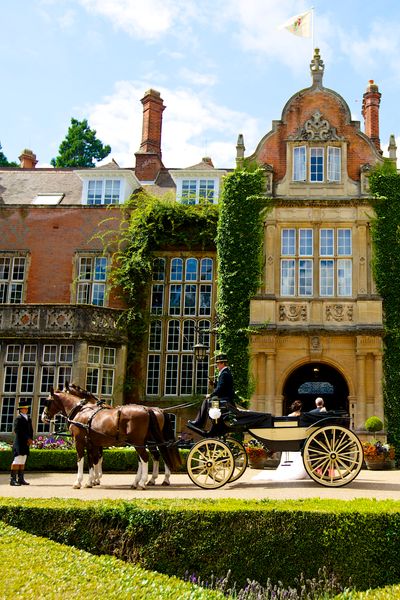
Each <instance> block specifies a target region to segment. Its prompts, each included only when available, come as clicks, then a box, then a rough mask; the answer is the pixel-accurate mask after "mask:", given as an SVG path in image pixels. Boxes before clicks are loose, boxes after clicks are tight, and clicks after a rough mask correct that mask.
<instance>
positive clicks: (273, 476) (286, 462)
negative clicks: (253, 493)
mask: <svg viewBox="0 0 400 600" xmlns="http://www.w3.org/2000/svg"><path fill="white" fill-rule="evenodd" d="M308 478H309V475H308V473H307V471H306V470H305V468H304V464H303V457H302V456H301V452H282V455H281V461H280V463H279V465H278V466H277V468H276V469H273V470H272V469H271V470H269V469H265V470H264V471H261V472H260V473H257V475H254V477H252V481H298V480H300V479H308Z"/></svg>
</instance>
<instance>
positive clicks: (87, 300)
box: [76, 256, 107, 306]
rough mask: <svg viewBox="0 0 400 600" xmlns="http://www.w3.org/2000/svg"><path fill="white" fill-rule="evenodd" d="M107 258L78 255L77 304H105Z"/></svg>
mask: <svg viewBox="0 0 400 600" xmlns="http://www.w3.org/2000/svg"><path fill="white" fill-rule="evenodd" d="M106 281H107V258H106V257H105V256H80V257H79V259H78V284H77V296H76V302H77V304H94V305H95V306H104V305H105V296H106Z"/></svg>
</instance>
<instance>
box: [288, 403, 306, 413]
mask: <svg viewBox="0 0 400 600" xmlns="http://www.w3.org/2000/svg"><path fill="white" fill-rule="evenodd" d="M302 408H303V403H302V402H301V401H300V400H295V401H294V402H293V404H291V405H290V410H291V412H290V413H289V414H288V417H299V416H300V415H301V411H302Z"/></svg>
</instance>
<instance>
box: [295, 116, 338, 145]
mask: <svg viewBox="0 0 400 600" xmlns="http://www.w3.org/2000/svg"><path fill="white" fill-rule="evenodd" d="M290 139H292V140H297V141H303V140H305V141H312V142H327V141H330V140H336V141H340V140H341V139H342V138H340V137H339V136H338V135H337V133H336V129H335V127H331V125H330V123H329V121H328V120H327V119H324V118H323V117H322V114H321V113H320V111H319V110H316V111H315V113H314V114H313V116H312V117H311V119H308V121H306V122H305V123H304V125H303V127H300V128H299V129H298V130H297V132H296V134H295V135H294V136H293V137H290Z"/></svg>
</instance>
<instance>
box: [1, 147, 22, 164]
mask: <svg viewBox="0 0 400 600" xmlns="http://www.w3.org/2000/svg"><path fill="white" fill-rule="evenodd" d="M18 166H19V165H18V163H16V162H8V160H7V157H6V156H5V154H4V152H3V151H2V149H1V144H0V167H18Z"/></svg>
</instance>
